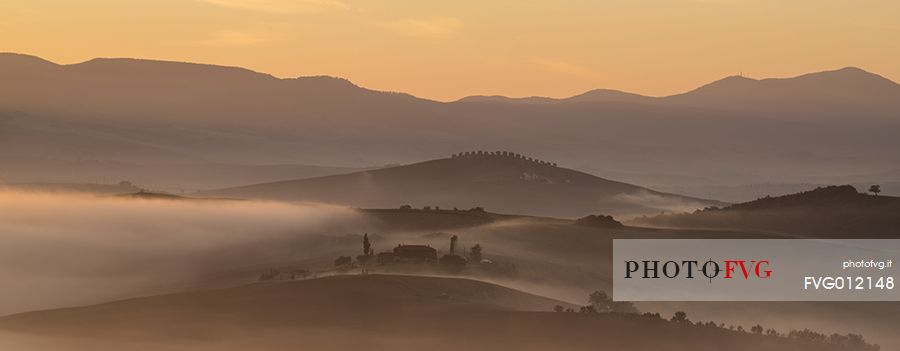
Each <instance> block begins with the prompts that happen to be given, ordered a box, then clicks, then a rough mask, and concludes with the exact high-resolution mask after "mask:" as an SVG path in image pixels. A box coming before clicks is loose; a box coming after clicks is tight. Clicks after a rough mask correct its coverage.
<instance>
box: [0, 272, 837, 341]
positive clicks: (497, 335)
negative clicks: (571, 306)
mask: <svg viewBox="0 0 900 351" xmlns="http://www.w3.org/2000/svg"><path fill="white" fill-rule="evenodd" d="M558 303H559V302H556V301H553V300H549V299H545V298H541V297H538V296H534V295H529V294H526V293H522V292H519V291H516V290H512V289H508V288H503V287H500V286H497V285H493V284H488V283H482V282H477V281H471V280H463V279H448V278H427V277H412V276H382V275H370V276H340V277H331V278H321V279H313V280H308V281H298V282H288V283H273V284H253V285H246V286H240V287H235V288H227V289H219V290H207V291H195V292H186V293H180V294H172V295H161V296H151V297H145V298H138V299H132V300H124V301H117V302H111V303H106V304H100V305H94V306H84V307H75V308H67V309H58V310H48V311H39V312H30V313H23V314H18V315H12V316H7V317H3V318H0V330H3V331H6V332H11V333H17V334H14V335H21V334H18V333H25V335H29V336H31V337H32V338H38V340H40V342H38V345H43V346H44V347H47V346H48V345H54V344H56V345H57V346H58V345H66V349H68V350H97V349H102V350H105V349H115V348H116V347H123V346H128V349H158V348H159V347H160V346H163V345H166V347H172V346H173V345H174V346H178V349H182V350H207V349H215V350H243V349H247V348H252V349H266V350H282V349H284V350H287V349H291V350H293V349H297V347H298V346H300V347H302V348H305V349H328V350H351V349H353V350H357V349H360V348H369V349H377V350H383V349H393V350H454V349H460V348H464V349H468V350H496V349H498V348H512V349H515V350H546V349H566V350H596V349H598V348H611V349H628V350H648V351H649V350H670V349H671V350H674V348H673V346H672V345H678V349H690V350H721V349H722V348H727V349H729V350H759V349H766V350H842V348H838V347H834V346H829V345H825V344H821V343H810V342H805V341H801V340H792V339H785V338H775V337H766V336H761V335H751V334H748V333H738V332H733V331H728V330H725V329H721V328H716V327H696V326H694V325H692V324H689V323H671V322H667V321H665V320H662V319H658V318H652V317H650V318H648V317H643V316H639V315H624V314H580V313H555V312H547V311H548V310H549V309H550V308H551V307H552V306H553V305H555V304H558ZM562 304H563V305H565V304H564V303H562ZM535 311H545V312H535ZM647 335H654V337H652V338H651V337H647ZM41 337H43V338H44V339H42V340H41V339H40V338H41ZM12 340H15V339H12ZM31 340H32V342H34V341H33V340H34V339H31ZM0 345H2V344H0ZM18 346H19V347H21V345H18ZM33 349H39V348H33Z"/></svg>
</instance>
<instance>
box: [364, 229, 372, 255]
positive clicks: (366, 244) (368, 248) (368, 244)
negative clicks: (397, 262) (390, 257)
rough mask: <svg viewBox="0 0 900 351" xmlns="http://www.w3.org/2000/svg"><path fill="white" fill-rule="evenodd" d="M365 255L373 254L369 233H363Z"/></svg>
mask: <svg viewBox="0 0 900 351" xmlns="http://www.w3.org/2000/svg"><path fill="white" fill-rule="evenodd" d="M363 255H366V256H371V255H372V243H371V242H369V233H365V234H364V235H363Z"/></svg>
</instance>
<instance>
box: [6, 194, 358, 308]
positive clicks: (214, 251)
mask: <svg viewBox="0 0 900 351" xmlns="http://www.w3.org/2000/svg"><path fill="white" fill-rule="evenodd" d="M364 221H365V218H364V217H363V215H361V214H359V213H358V212H356V211H354V210H352V209H349V208H344V207H337V206H330V205H322V204H286V203H274V202H255V201H194V200H162V199H131V198H118V197H101V196H91V195H76V194H49V193H25V192H14V191H9V190H0V281H2V282H3V283H0V284H2V289H0V315H6V314H11V313H16V312H23V311H30V310H35V309H45V308H54V307H62V306H70V305H77V304H88V303H96V302H101V301H106V300H113V299H120V298H125V297H131V296H138V295H148V294H155V293H162V292H167V291H173V290H177V289H179V288H183V287H186V286H189V285H190V284H191V282H192V280H193V279H195V278H196V277H199V276H202V275H208V274H214V273H215V272H220V271H228V270H233V269H238V268H239V267H246V266H252V265H257V264H265V263H270V262H276V261H281V260H285V259H290V258H295V257H293V256H296V255H297V254H298V253H300V252H302V251H303V245H302V243H303V241H304V240H306V239H310V240H314V239H316V238H321V237H322V236H331V235H345V234H346V233H349V232H352V231H355V230H356V229H358V228H360V227H362V224H363V223H364Z"/></svg>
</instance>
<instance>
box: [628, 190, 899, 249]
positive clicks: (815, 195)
mask: <svg viewBox="0 0 900 351" xmlns="http://www.w3.org/2000/svg"><path fill="white" fill-rule="evenodd" d="M898 213H900V198H898V197H892V196H875V195H867V194H862V193H860V192H858V191H857V190H856V188H854V187H853V186H850V185H842V186H827V187H819V188H816V189H814V190H810V191H804V192H800V193H796V194H790V195H784V196H776V197H769V196H767V197H765V198H761V199H757V200H754V201H750V202H745V203H739V204H734V205H730V206H726V207H723V208H707V209H704V210H700V211H696V212H694V213H685V214H668V215H660V216H656V217H649V218H647V217H644V218H637V219H635V220H634V223H636V224H642V225H652V226H664V227H676V228H729V229H736V230H763V231H774V232H781V233H785V234H793V235H801V236H808V237H814V238H825V237H840V238H891V237H898V234H897V228H900V216H897V214H898Z"/></svg>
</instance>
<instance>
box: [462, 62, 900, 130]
mask: <svg viewBox="0 0 900 351" xmlns="http://www.w3.org/2000/svg"><path fill="white" fill-rule="evenodd" d="M897 99H900V85H898V84H897V83H895V82H893V81H891V80H889V79H887V78H884V77H882V76H879V75H877V74H874V73H870V72H866V71H864V70H862V69H860V68H857V67H846V68H842V69H838V70H833V71H824V72H817V73H810V74H804V75H801V76H797V77H792V78H768V79H761V80H757V79H752V78H747V77H743V76H731V77H727V78H723V79H721V80H717V81H715V82H712V83H709V84H706V85H704V86H701V87H699V88H697V89H694V90H691V91H689V92H685V93H682V94H676V95H671V96H664V97H650V96H643V95H639V94H632V93H627V92H622V91H618V90H610V89H596V90H591V91H588V92H585V93H583V94H580V95H575V96H572V97H568V98H562V99H555V98H547V97H540V96H533V97H528V98H508V97H504V96H489V97H485V96H470V97H466V98H463V99H460V100H459V101H460V102H479V101H491V102H506V103H532V104H534V103H565V102H627V103H637V104H651V105H663V106H692V107H700V108H715V109H722V110H732V111H735V112H740V113H745V114H746V113H752V114H760V115H763V116H765V117H779V118H788V119H804V118H812V119H823V118H829V119H830V118H841V117H845V118H852V117H854V116H858V115H864V116H877V117H878V118H880V119H885V120H890V119H894V120H896V118H897V117H898V116H900V104H898V103H897Z"/></svg>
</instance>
